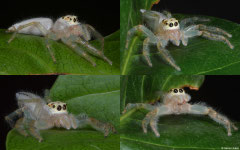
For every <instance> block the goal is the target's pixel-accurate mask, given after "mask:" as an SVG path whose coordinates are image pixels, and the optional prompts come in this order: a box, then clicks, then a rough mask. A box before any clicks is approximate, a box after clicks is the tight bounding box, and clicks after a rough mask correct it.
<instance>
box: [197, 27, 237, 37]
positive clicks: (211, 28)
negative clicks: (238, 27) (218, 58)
mask: <svg viewBox="0 0 240 150" xmlns="http://www.w3.org/2000/svg"><path fill="white" fill-rule="evenodd" d="M197 26H198V28H199V30H201V31H209V32H214V33H217V34H222V35H226V36H228V37H229V38H231V37H232V35H231V34H229V33H228V32H226V31H225V30H223V29H220V28H217V27H212V26H206V25H203V24H199V25H197Z"/></svg>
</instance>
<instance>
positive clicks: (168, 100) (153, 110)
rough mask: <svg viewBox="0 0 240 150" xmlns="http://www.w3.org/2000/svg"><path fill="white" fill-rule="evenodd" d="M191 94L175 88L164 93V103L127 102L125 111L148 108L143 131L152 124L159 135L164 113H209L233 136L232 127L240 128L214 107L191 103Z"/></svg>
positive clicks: (143, 122) (145, 131)
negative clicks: (159, 121) (159, 125)
mask: <svg viewBox="0 0 240 150" xmlns="http://www.w3.org/2000/svg"><path fill="white" fill-rule="evenodd" d="M190 99H191V96H190V95H189V94H187V93H185V91H184V89H182V88H174V89H171V90H170V91H169V92H167V93H164V94H163V97H162V101H163V102H162V103H160V104H159V103H158V104H157V105H151V104H144V103H136V104H131V103H129V104H127V106H126V108H125V109H124V111H123V113H126V112H127V111H129V110H131V109H134V108H135V109H140V108H143V109H146V110H149V111H150V112H149V113H148V114H147V115H146V117H145V118H144V119H143V121H142V128H143V132H144V133H147V127H148V125H149V124H150V126H151V128H152V130H153V132H154V133H155V135H156V136H157V137H159V136H160V134H159V132H158V130H157V122H158V120H159V117H160V116H164V115H171V114H175V115H179V114H197V115H208V116H209V117H210V118H212V119H213V120H214V121H216V122H218V123H220V124H222V125H223V126H224V127H225V128H226V129H227V132H228V136H231V135H232V133H231V128H233V129H234V130H238V128H237V127H236V126H235V125H234V124H233V123H232V122H231V121H230V120H229V119H228V118H227V117H226V116H223V115H221V114H219V113H218V112H216V111H215V110H214V109H213V108H211V107H209V106H206V105H203V104H189V103H188V102H189V101H190Z"/></svg>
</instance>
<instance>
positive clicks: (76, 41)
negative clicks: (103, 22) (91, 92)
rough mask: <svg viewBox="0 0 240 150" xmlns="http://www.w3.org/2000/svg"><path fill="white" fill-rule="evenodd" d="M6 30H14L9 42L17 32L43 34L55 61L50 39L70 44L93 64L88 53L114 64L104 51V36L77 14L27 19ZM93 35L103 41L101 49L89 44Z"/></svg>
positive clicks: (94, 64)
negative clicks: (81, 21)
mask: <svg viewBox="0 0 240 150" xmlns="http://www.w3.org/2000/svg"><path fill="white" fill-rule="evenodd" d="M6 32H13V35H12V36H11V38H10V39H9V40H8V43H10V42H11V41H12V40H13V39H14V38H15V37H16V34H17V33H22V34H31V35H36V36H43V37H44V39H45V44H46V48H47V49H48V51H49V53H50V55H51V57H52V60H53V62H56V58H55V54H54V52H53V51H52V49H51V47H50V43H49V40H54V41H58V40H61V41H62V42H63V43H64V44H65V45H67V46H69V47H70V48H71V49H72V50H73V51H74V52H75V53H77V54H78V55H80V56H81V57H83V58H84V59H86V60H87V61H88V62H90V63H91V64H92V65H93V66H96V63H95V62H94V61H93V59H92V58H91V57H90V56H89V55H88V53H90V54H92V55H94V56H97V57H99V58H101V59H103V60H104V61H106V62H107V63H109V64H110V65H112V61H111V60H109V59H108V58H107V57H106V56H105V55H104V52H103V49H104V38H103V36H102V35H101V34H100V33H99V32H98V31H97V30H95V28H94V27H93V26H91V25H89V24H84V23H80V22H79V21H78V18H77V16H73V15H66V16H63V17H60V18H58V19H57V20H56V21H55V22H53V20H52V19H50V18H44V17H39V18H32V19H27V20H24V21H20V22H18V23H16V24H13V25H12V26H11V27H9V28H8V30H7V31H6ZM92 37H93V38H96V39H98V40H99V41H100V42H101V49H100V50H98V49H97V48H95V47H94V46H92V45H91V44H89V41H90V40H91V38H92ZM79 45H81V46H83V47H85V49H86V51H85V50H84V49H83V48H81V47H79Z"/></svg>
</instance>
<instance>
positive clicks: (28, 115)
mask: <svg viewBox="0 0 240 150" xmlns="http://www.w3.org/2000/svg"><path fill="white" fill-rule="evenodd" d="M46 97H47V96H45V98H41V97H40V96H38V95H35V94H33V93H29V92H18V93H16V98H17V101H18V106H19V108H18V109H17V110H15V111H14V112H12V113H11V114H9V115H8V116H6V117H5V120H6V121H7V122H8V123H9V124H10V125H11V126H12V127H13V128H16V129H17V131H18V132H19V133H20V134H22V135H24V136H28V134H29V133H30V135H32V136H33V137H34V138H36V139H37V140H38V141H39V142H41V141H42V140H43V138H42V137H41V135H40V133H39V131H40V130H46V129H50V128H53V127H63V128H66V129H68V130H69V129H71V128H73V129H77V128H82V127H84V126H86V125H90V126H91V127H92V128H94V129H96V130H98V131H101V132H103V133H104V136H105V137H107V136H108V134H109V133H111V132H113V133H116V130H115V128H114V127H113V125H111V124H110V123H103V122H101V121H99V120H96V119H94V118H90V117H88V115H87V114H84V113H81V114H78V115H73V114H69V113H68V111H67V104H66V103H63V102H60V101H55V102H51V100H50V99H49V98H46ZM47 101H48V102H49V103H47ZM16 120H17V121H16ZM15 121H16V122H15Z"/></svg>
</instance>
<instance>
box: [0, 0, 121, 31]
mask: <svg viewBox="0 0 240 150" xmlns="http://www.w3.org/2000/svg"><path fill="white" fill-rule="evenodd" d="M65 15H76V16H78V19H79V21H80V22H84V23H88V24H90V25H92V26H93V27H95V28H96V29H97V30H98V31H99V32H100V33H101V34H102V35H104V36H106V35H109V34H111V33H113V32H115V31H117V30H119V28H120V19H119V16H120V7H119V1H117V0H116V2H115V3H114V2H110V1H107V0H62V1H61V0H58V1H56V0H40V1H38V0H7V1H1V4H0V29H7V28H8V27H10V26H11V25H12V24H14V23H17V22H19V21H22V20H25V19H29V18H36V17H49V18H52V19H53V20H56V19H57V18H59V17H61V16H65Z"/></svg>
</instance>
